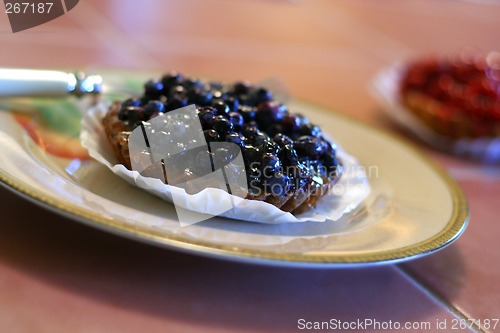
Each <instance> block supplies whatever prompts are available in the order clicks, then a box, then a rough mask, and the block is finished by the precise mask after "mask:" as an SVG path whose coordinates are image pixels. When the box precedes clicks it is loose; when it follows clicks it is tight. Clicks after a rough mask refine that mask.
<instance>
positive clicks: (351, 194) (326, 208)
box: [80, 103, 370, 224]
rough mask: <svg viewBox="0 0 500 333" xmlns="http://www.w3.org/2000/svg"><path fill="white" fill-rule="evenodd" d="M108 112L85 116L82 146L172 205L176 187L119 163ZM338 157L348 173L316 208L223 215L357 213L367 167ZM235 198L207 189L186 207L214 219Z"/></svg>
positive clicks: (254, 206)
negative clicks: (107, 130)
mask: <svg viewBox="0 0 500 333" xmlns="http://www.w3.org/2000/svg"><path fill="white" fill-rule="evenodd" d="M107 109H108V107H107V106H106V105H105V104H103V103H101V104H98V105H97V106H95V107H93V108H91V109H89V110H87V111H86V112H85V113H84V117H83V120H82V130H81V134H80V139H81V143H82V145H83V146H84V147H85V148H87V149H88V151H89V154H90V156H91V157H93V158H94V159H96V160H97V161H98V162H100V163H102V164H104V165H105V166H107V167H108V168H109V169H110V170H111V171H112V172H113V173H115V174H116V175H118V176H120V177H121V178H123V179H124V180H126V181H127V182H129V183H130V184H132V185H134V186H138V187H140V188H142V189H144V190H146V191H148V192H150V193H152V194H154V195H156V196H158V197H160V198H162V199H164V200H166V201H169V202H172V196H171V191H172V186H170V185H166V184H164V183H163V182H162V181H161V180H159V179H153V178H147V177H144V176H142V175H140V174H139V173H138V172H136V171H130V170H128V169H127V168H126V167H125V166H124V165H122V164H117V163H118V162H117V159H116V157H115V155H114V153H113V150H112V148H111V145H110V144H109V142H108V140H107V138H106V135H105V133H104V128H103V126H102V123H101V120H102V118H103V116H104V114H105V113H106V112H107ZM337 156H338V157H339V159H340V161H341V162H342V165H343V169H344V173H343V174H342V176H341V177H340V179H339V181H338V182H337V184H335V185H334V187H333V190H330V191H329V192H328V193H327V194H326V195H324V196H323V197H321V198H320V199H319V200H318V203H317V207H316V208H315V209H313V210H310V211H308V212H305V213H302V214H300V215H297V216H294V215H293V214H291V213H288V212H285V211H282V210H281V209H279V208H277V207H276V206H274V205H271V204H269V203H266V202H262V201H256V200H243V202H242V203H240V204H238V205H237V206H236V207H235V208H233V209H231V210H229V211H227V212H225V213H223V214H221V215H220V216H223V217H227V218H232V219H237V220H244V221H249V222H261V223H268V224H281V223H287V222H325V221H336V220H338V219H340V218H341V217H342V215H344V214H347V213H349V212H351V211H353V210H354V209H355V208H356V207H358V205H359V204H360V203H361V202H363V200H365V199H366V198H367V197H368V195H369V194H370V185H369V181H368V178H367V176H366V173H365V172H364V168H363V167H362V166H361V165H360V164H359V163H358V161H357V160H356V159H355V158H354V157H352V156H351V155H349V154H347V153H346V152H345V151H343V150H342V149H340V148H339V149H338V150H337ZM231 196H232V195H231V194H229V193H227V192H225V191H222V190H220V189H215V188H207V189H205V190H203V191H201V192H199V193H197V194H195V195H186V196H185V201H184V202H183V203H182V207H183V208H185V209H188V210H191V211H193V212H197V213H202V214H208V215H211V216H214V215H217V214H216V213H215V212H214V210H213V207H217V205H218V203H219V202H223V200H230V199H231ZM233 198H234V197H233Z"/></svg>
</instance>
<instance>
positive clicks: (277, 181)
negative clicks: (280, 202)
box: [266, 172, 291, 197]
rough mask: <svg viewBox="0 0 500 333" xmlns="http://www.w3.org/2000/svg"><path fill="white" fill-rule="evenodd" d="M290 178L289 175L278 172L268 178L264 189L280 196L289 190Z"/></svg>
mask: <svg viewBox="0 0 500 333" xmlns="http://www.w3.org/2000/svg"><path fill="white" fill-rule="evenodd" d="M290 187H291V180H290V177H288V176H287V175H285V174H283V173H282V172H278V173H276V174H274V175H273V177H271V178H269V180H268V181H267V184H266V191H267V192H268V193H270V194H271V195H272V196H275V197H281V196H284V195H286V194H287V193H288V192H289V191H290Z"/></svg>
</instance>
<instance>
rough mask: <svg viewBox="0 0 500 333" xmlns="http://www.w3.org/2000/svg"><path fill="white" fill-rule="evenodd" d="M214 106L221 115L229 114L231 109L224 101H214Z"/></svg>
mask: <svg viewBox="0 0 500 333" xmlns="http://www.w3.org/2000/svg"><path fill="white" fill-rule="evenodd" d="M212 106H213V107H214V108H215V109H216V110H217V114H218V115H221V116H227V114H228V113H229V112H230V111H231V110H230V109H229V106H227V104H226V103H224V102H223V101H220V100H219V101H216V102H213V103H212Z"/></svg>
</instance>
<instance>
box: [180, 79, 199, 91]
mask: <svg viewBox="0 0 500 333" xmlns="http://www.w3.org/2000/svg"><path fill="white" fill-rule="evenodd" d="M182 84H183V86H184V87H185V88H186V89H187V90H192V89H195V88H201V87H203V82H201V81H200V80H198V79H196V78H186V79H185V80H184V81H183V82H182Z"/></svg>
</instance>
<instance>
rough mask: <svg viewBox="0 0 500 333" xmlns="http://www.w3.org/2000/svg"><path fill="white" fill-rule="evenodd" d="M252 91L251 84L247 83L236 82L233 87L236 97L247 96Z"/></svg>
mask: <svg viewBox="0 0 500 333" xmlns="http://www.w3.org/2000/svg"><path fill="white" fill-rule="evenodd" d="M251 89H252V86H251V84H250V83H248V82H245V81H241V82H236V83H235V84H234V86H233V91H234V93H235V94H236V95H247V94H248V93H249V92H250V90H251Z"/></svg>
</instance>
